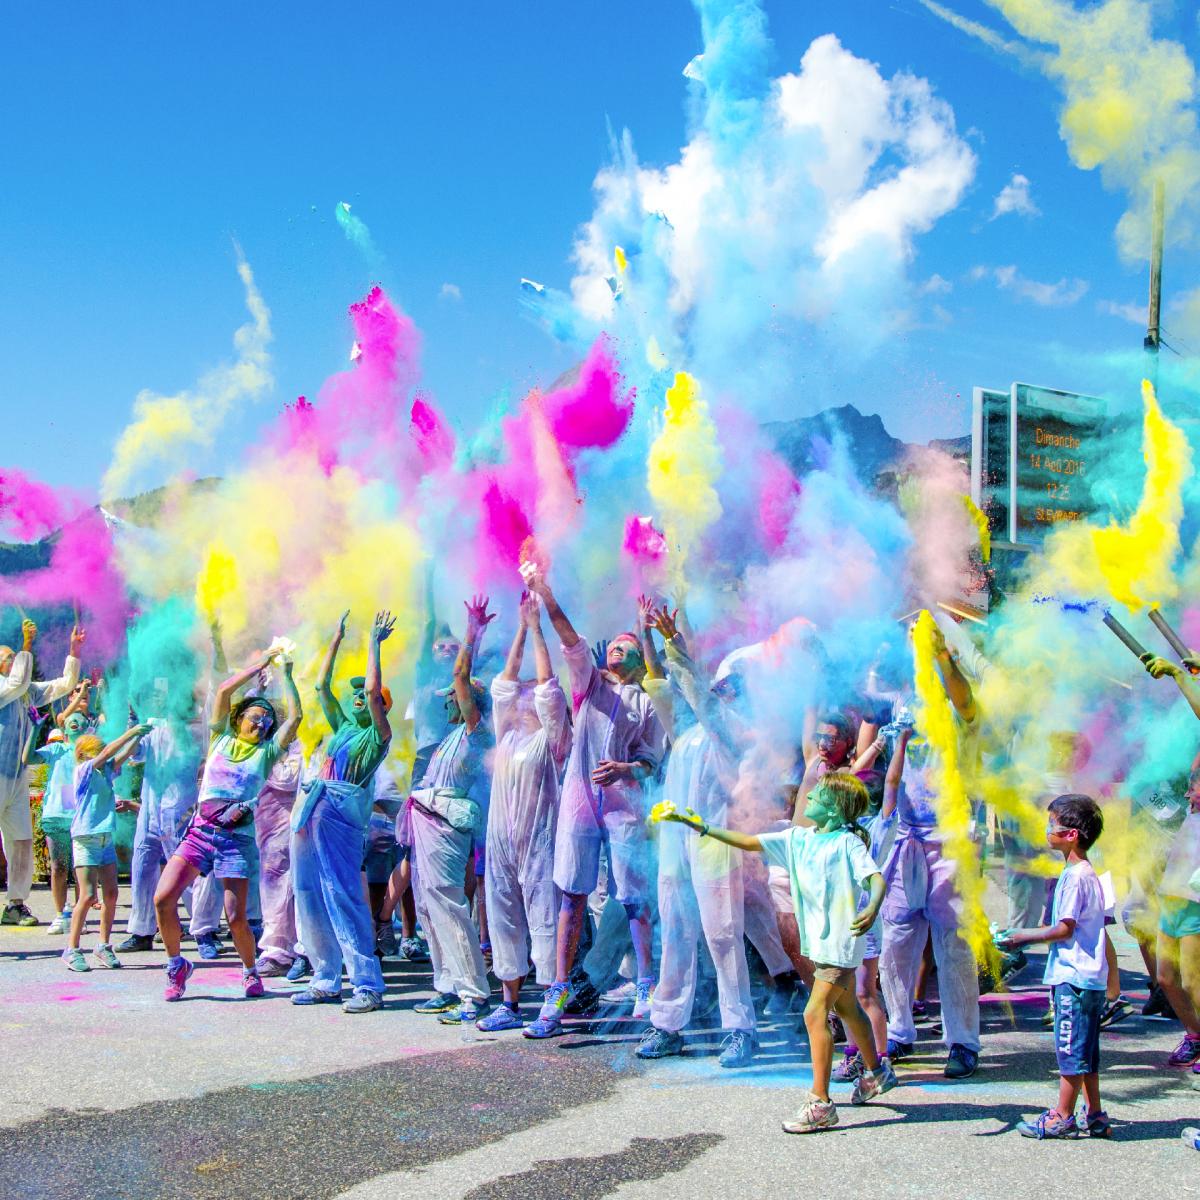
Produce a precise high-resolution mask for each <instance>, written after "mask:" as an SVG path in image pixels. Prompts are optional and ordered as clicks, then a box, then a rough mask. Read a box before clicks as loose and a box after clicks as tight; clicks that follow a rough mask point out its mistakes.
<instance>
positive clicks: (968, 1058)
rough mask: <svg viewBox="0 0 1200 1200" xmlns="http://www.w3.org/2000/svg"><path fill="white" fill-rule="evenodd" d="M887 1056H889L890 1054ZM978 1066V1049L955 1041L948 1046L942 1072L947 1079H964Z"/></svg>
mask: <svg viewBox="0 0 1200 1200" xmlns="http://www.w3.org/2000/svg"><path fill="white" fill-rule="evenodd" d="M891 1047H892V1044H891V1042H888V1049H889V1050H891ZM888 1057H889V1058H891V1054H889V1055H888ZM978 1066H979V1051H978V1050H972V1049H971V1048H970V1047H969V1046H964V1045H962V1044H961V1043H960V1042H955V1043H954V1045H953V1046H951V1047H950V1057H949V1058H947V1059H946V1069H945V1070H944V1071H943V1072H942V1074H943V1075H945V1077H946V1078H947V1079H966V1078H967V1076H968V1075H974V1074H975V1071H976V1069H977V1068H978Z"/></svg>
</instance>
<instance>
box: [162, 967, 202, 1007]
mask: <svg viewBox="0 0 1200 1200" xmlns="http://www.w3.org/2000/svg"><path fill="white" fill-rule="evenodd" d="M195 969H196V968H195V967H193V966H192V964H191V963H190V962H188V960H187V959H186V958H181V959H180V960H179V966H177V967H172V966H171V964H170V963H169V962H168V963H167V986H166V988H165V989H164V990H163V999H164V1000H182V999H183V993H184V992H186V991H187V981H188V979H189V978H190V977H191V974H192V972H193V971H194V970H195Z"/></svg>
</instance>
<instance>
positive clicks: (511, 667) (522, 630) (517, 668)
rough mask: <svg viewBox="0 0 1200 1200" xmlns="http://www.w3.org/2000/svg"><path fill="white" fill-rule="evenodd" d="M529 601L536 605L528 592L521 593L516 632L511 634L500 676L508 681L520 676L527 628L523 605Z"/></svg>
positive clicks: (515, 680) (527, 633) (510, 681)
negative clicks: (511, 637) (510, 643)
mask: <svg viewBox="0 0 1200 1200" xmlns="http://www.w3.org/2000/svg"><path fill="white" fill-rule="evenodd" d="M529 603H532V604H534V605H535V606H536V605H537V601H536V600H534V599H533V597H531V596H530V595H529V593H528V592H522V593H521V604H520V611H519V613H518V616H517V632H516V633H515V634H514V635H513V640H512V645H511V646H509V648H508V657H507V658H506V659H505V660H504V670H503V671H501V672H500V678H501V679H503V680H505V681H506V682H508V683H516V682H517V680H518V679H520V678H521V664H522V663H524V661H525V639H526V638H527V637H528V636H529V629H528V626H527V625H526V622H525V606H526V605H527V604H529Z"/></svg>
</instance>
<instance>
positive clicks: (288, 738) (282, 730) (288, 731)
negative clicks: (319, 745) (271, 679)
mask: <svg viewBox="0 0 1200 1200" xmlns="http://www.w3.org/2000/svg"><path fill="white" fill-rule="evenodd" d="M283 688H284V691H285V692H286V693H287V716H286V717H284V719H283V724H282V725H280V727H279V731H278V732H277V733H276V734H275V742H276V744H277V745H278V746H279V748H280V750H286V749H287V748H288V747H289V746H290V745H291V744H292V743H293V742H294V741H295V740H296V734H297V733H298V732H299V731H300V722H301V721H302V720H303V718H304V709H303V707H302V706H301V704H300V692H299V690H298V689H297V687H296V681H295V679H293V678H292V660H291V659H290V658H285V659H284V660H283Z"/></svg>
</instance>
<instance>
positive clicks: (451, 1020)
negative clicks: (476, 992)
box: [438, 1000, 480, 1025]
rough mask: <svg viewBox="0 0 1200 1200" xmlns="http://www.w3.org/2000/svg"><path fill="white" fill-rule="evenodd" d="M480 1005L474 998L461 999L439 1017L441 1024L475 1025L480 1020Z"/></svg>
mask: <svg viewBox="0 0 1200 1200" xmlns="http://www.w3.org/2000/svg"><path fill="white" fill-rule="evenodd" d="M479 1017H480V1012H479V1005H478V1004H476V1003H475V1001H474V1000H460V1001H459V1002H458V1004H456V1005H455V1006H454V1008H452V1009H450V1011H449V1012H445V1013H443V1014H442V1015H441V1016H440V1017H438V1024H439V1025H474V1024H475V1022H476V1021H478V1020H479Z"/></svg>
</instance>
